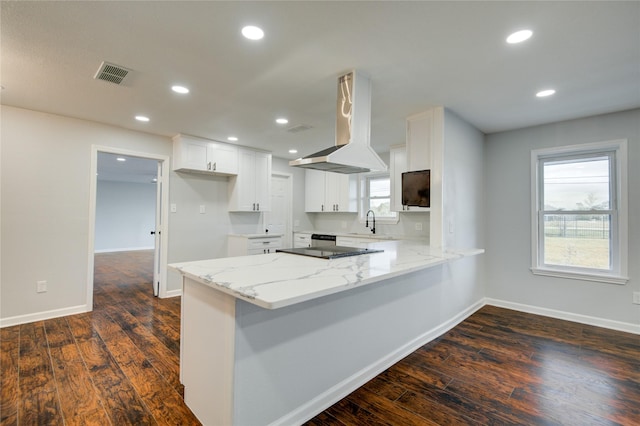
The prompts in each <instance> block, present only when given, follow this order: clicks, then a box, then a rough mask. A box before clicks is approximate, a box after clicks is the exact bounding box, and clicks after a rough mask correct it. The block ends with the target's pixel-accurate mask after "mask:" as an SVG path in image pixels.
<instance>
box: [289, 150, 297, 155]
mask: <svg viewBox="0 0 640 426" xmlns="http://www.w3.org/2000/svg"><path fill="white" fill-rule="evenodd" d="M297 153H298V150H297V149H290V150H289V154H297Z"/></svg>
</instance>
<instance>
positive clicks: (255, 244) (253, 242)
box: [227, 235, 282, 257]
mask: <svg viewBox="0 0 640 426" xmlns="http://www.w3.org/2000/svg"><path fill="white" fill-rule="evenodd" d="M280 248H282V236H281V235H229V236H228V242H227V255H228V256H229V257H234V256H247V255H254V254H268V253H275V252H276V250H277V249H280Z"/></svg>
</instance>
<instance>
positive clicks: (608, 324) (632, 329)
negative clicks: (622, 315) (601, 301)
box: [484, 297, 640, 334]
mask: <svg viewBox="0 0 640 426" xmlns="http://www.w3.org/2000/svg"><path fill="white" fill-rule="evenodd" d="M484 303H485V304H486V305H491V306H497V307H499V308H506V309H513V310H515V311H520V312H527V313H529V314H536V315H542V316H545V317H551V318H557V319H561V320H567V321H573V322H578V323H580V324H587V325H594V326H596V327H603V328H609V329H611V330H618V331H625V332H627V333H633V334H640V324H632V323H626V322H621V321H614V320H609V319H605V318H598V317H592V316H588V315H581V314H574V313H571V312H564V311H556V310H555V309H548V308H541V307H538V306H531V305H524V304H522V303H515V302H507V301H506V300H499V299H491V298H488V297H487V298H485V299H484Z"/></svg>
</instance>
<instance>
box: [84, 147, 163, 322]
mask: <svg viewBox="0 0 640 426" xmlns="http://www.w3.org/2000/svg"><path fill="white" fill-rule="evenodd" d="M99 152H104V153H108V154H116V155H126V156H129V157H138V158H144V159H148V160H155V161H158V163H159V164H160V167H161V169H162V175H161V176H158V184H161V185H162V200H161V201H160V203H161V205H160V206H158V205H156V209H161V214H162V217H163V218H164V219H165V220H164V221H163V222H162V226H161V228H160V231H161V233H160V240H161V241H160V244H161V247H162V250H161V252H160V270H161V271H162V272H161V274H160V285H159V297H161V298H163V297H167V251H168V250H167V246H168V242H169V238H168V236H169V235H168V234H169V232H168V230H169V226H168V219H169V178H168V174H169V173H168V172H169V159H170V157H169V156H168V155H159V154H150V153H148V152H139V151H132V150H129V149H123V148H116V147H111V146H103V145H91V167H90V184H89V256H88V261H87V263H88V265H89V266H88V271H87V295H86V303H87V305H86V306H87V311H93V278H94V271H93V268H94V256H95V253H94V251H95V237H96V197H97V192H98V177H97V175H98V153H99ZM155 250H156V247H154V258H155Z"/></svg>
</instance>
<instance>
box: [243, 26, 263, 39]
mask: <svg viewBox="0 0 640 426" xmlns="http://www.w3.org/2000/svg"><path fill="white" fill-rule="evenodd" d="M242 35H243V36H245V37H246V38H248V39H249V40H260V39H262V37H264V31H262V29H261V28H258V27H256V26H253V25H247V26H246V27H244V28H243V29H242Z"/></svg>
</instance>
